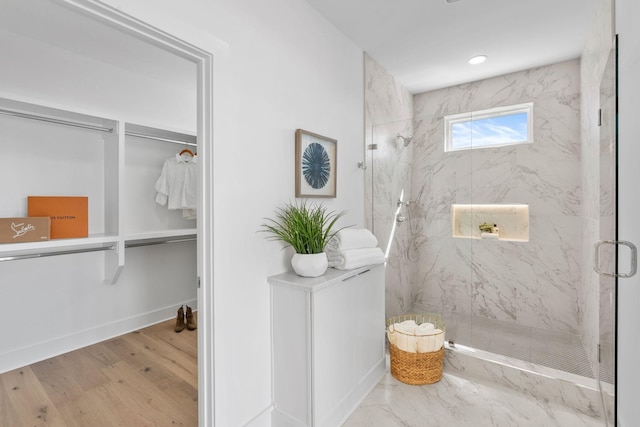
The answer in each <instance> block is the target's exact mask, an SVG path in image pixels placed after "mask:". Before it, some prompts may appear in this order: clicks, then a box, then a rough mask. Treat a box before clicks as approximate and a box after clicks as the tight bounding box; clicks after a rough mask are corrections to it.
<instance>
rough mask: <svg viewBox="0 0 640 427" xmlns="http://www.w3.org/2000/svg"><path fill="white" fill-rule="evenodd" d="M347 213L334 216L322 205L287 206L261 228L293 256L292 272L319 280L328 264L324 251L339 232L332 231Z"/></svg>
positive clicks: (302, 202) (297, 204)
mask: <svg viewBox="0 0 640 427" xmlns="http://www.w3.org/2000/svg"><path fill="white" fill-rule="evenodd" d="M345 213H346V212H340V213H335V212H334V211H329V210H328V209H327V208H326V207H325V206H324V205H322V204H319V205H316V204H313V205H309V204H307V202H306V200H303V201H301V202H300V203H287V204H286V205H285V206H284V207H280V208H277V209H276V214H275V219H271V218H266V221H267V222H266V223H265V224H262V227H263V230H262V231H264V232H267V233H269V234H270V237H269V240H279V241H282V242H284V243H286V244H287V246H291V247H292V248H293V250H294V251H295V252H296V253H295V254H294V255H293V258H292V259H291V266H292V267H293V270H294V271H295V272H296V273H297V274H298V275H299V276H304V277H317V276H322V275H323V274H324V272H325V271H326V270H327V266H328V261H327V255H326V253H325V252H324V248H325V246H326V244H327V242H329V240H330V239H331V238H332V237H333V236H334V235H335V234H336V233H337V232H338V231H340V230H335V231H333V230H334V226H335V224H336V221H337V220H338V219H339V218H340V217H342V216H343V215H344V214H345Z"/></svg>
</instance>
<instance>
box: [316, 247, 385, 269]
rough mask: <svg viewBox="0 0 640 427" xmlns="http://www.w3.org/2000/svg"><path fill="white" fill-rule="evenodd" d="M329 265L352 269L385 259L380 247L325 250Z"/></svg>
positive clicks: (378, 262) (381, 261)
mask: <svg viewBox="0 0 640 427" xmlns="http://www.w3.org/2000/svg"><path fill="white" fill-rule="evenodd" d="M326 253H327V260H328V261H329V267H333V268H337V269H338V270H353V269H354V268H359V267H364V266H365V265H371V264H380V263H383V262H384V261H385V257H384V253H383V252H382V250H381V249H380V248H362V249H347V250H344V251H338V252H334V251H329V250H327V251H326Z"/></svg>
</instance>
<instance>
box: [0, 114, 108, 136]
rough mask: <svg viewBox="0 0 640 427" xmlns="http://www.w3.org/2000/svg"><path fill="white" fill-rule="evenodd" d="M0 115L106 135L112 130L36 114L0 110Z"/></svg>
mask: <svg viewBox="0 0 640 427" xmlns="http://www.w3.org/2000/svg"><path fill="white" fill-rule="evenodd" d="M0 114H4V115H5V116H13V117H20V118H23V119H31V120H39V121H41V122H47V123H56V124H59V125H66V126H73V127H77V128H82V129H90V130H97V131H100V132H108V133H111V132H113V128H108V127H104V126H98V125H91V124H88V123H82V122H77V121H72V120H63V119H54V118H51V117H45V116H40V115H37V114H29V113H20V112H18V111H11V110H3V109H0Z"/></svg>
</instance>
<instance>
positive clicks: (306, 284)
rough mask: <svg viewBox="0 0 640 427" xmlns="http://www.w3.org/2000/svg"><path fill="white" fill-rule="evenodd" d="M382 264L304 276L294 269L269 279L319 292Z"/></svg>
mask: <svg viewBox="0 0 640 427" xmlns="http://www.w3.org/2000/svg"><path fill="white" fill-rule="evenodd" d="M382 265H383V264H373V265H367V266H364V267H360V268H356V269H353V270H338V269H335V268H328V269H327V271H326V273H324V274H323V275H322V276H318V277H302V276H298V275H297V274H296V273H294V272H293V271H287V272H285V273H280V274H276V275H275V276H271V277H269V278H268V279H267V280H268V281H269V283H270V284H271V285H278V286H285V287H290V288H295V289H298V290H301V291H306V292H318V291H320V290H322V289H324V288H327V287H329V286H332V285H335V284H337V283H340V282H342V281H344V280H348V279H350V278H351V277H355V276H357V275H359V274H362V273H364V272H366V271H369V270H372V269H374V268H378V267H380V266H382Z"/></svg>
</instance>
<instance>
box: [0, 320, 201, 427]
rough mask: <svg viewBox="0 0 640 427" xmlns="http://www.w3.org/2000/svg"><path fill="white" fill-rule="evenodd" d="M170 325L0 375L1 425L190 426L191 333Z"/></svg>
mask: <svg viewBox="0 0 640 427" xmlns="http://www.w3.org/2000/svg"><path fill="white" fill-rule="evenodd" d="M174 325H175V320H171V321H166V322H162V323H159V324H157V325H153V326H150V327H148V328H145V329H141V330H139V331H135V332H131V333H129V334H126V335H123V336H120V337H117V338H113V339H111V340H108V341H104V342H101V343H98V344H95V345H92V346H89V347H86V348H82V349H80V350H76V351H73V352H70V353H66V354H63V355H61V356H57V357H54V358H52V359H47V360H44V361H42V362H38V363H35V364H33V365H29V366H25V367H23V368H19V369H16V370H14V371H10V372H7V373H4V374H2V375H0V426H2V427H35V426H47V427H51V426H56V427H57V426H60V427H76V426H78V427H101V426H105V427H106V426H108V427H112V426H131V427H144V426H189V427H191V426H197V425H198V385H197V380H198V362H197V331H189V330H187V329H185V330H184V331H182V332H180V333H176V332H174V331H173V327H174Z"/></svg>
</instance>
